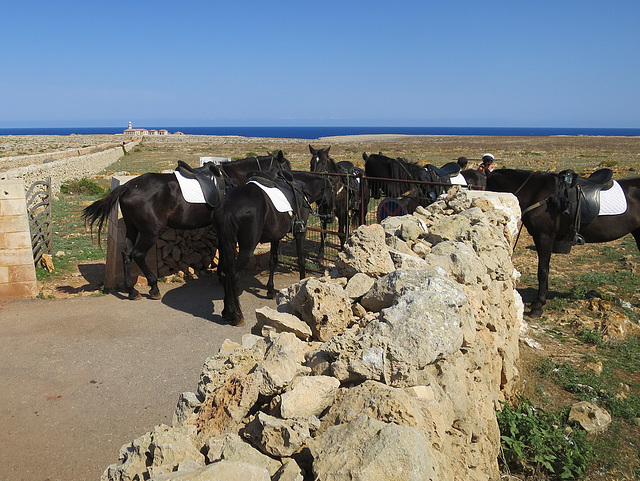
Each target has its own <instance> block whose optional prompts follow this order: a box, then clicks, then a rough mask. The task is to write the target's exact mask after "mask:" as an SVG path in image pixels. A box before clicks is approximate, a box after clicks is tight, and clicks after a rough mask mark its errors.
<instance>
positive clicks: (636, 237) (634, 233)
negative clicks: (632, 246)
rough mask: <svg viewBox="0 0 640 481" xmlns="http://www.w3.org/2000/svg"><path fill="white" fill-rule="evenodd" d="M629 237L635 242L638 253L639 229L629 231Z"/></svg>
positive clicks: (639, 242)
mask: <svg viewBox="0 0 640 481" xmlns="http://www.w3.org/2000/svg"><path fill="white" fill-rule="evenodd" d="M631 235H632V236H633V238H634V239H635V240H636V246H637V247H638V250H639V251H640V228H638V229H636V230H633V231H631Z"/></svg>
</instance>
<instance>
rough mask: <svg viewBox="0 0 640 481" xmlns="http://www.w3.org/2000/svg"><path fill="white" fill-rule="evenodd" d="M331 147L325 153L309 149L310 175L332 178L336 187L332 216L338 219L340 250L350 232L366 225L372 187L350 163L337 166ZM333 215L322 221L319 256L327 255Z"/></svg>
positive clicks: (341, 163) (339, 163)
mask: <svg viewBox="0 0 640 481" xmlns="http://www.w3.org/2000/svg"><path fill="white" fill-rule="evenodd" d="M330 149H331V147H327V148H326V149H314V148H313V147H312V146H311V145H309V151H310V152H311V161H310V170H311V172H319V173H327V174H332V175H331V176H330V177H329V180H330V181H331V183H332V184H333V192H334V198H333V206H334V211H333V214H335V216H336V217H337V218H338V236H339V237H340V246H341V247H344V243H345V242H346V240H347V235H348V232H347V229H348V226H351V229H355V228H357V227H358V226H360V225H362V224H364V223H365V222H366V220H365V217H366V215H367V208H368V205H369V198H370V193H369V185H368V181H367V179H365V178H363V176H364V172H363V171H362V170H361V169H359V168H357V167H355V166H354V165H353V164H352V163H351V162H347V161H343V162H336V161H335V160H333V159H332V158H331V156H330V155H329V150H330ZM329 217H332V216H331V215H329V216H328V215H323V216H321V217H320V221H321V224H322V232H321V233H320V249H319V253H318V256H319V257H322V255H323V253H324V242H325V230H326V228H327V224H328V223H329V221H330V219H329Z"/></svg>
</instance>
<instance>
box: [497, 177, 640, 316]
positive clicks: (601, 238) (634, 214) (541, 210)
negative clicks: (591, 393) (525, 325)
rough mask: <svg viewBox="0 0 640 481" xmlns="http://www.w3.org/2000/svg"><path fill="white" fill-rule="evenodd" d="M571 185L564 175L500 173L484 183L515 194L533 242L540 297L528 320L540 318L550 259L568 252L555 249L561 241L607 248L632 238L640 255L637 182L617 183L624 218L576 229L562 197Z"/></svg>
mask: <svg viewBox="0 0 640 481" xmlns="http://www.w3.org/2000/svg"><path fill="white" fill-rule="evenodd" d="M569 173H570V171H569ZM592 177H594V176H592ZM571 182H572V181H569V180H568V175H567V172H566V171H565V172H561V173H543V172H530V171H526V170H513V169H498V170H495V171H494V172H492V173H491V174H489V176H488V178H487V190H491V191H495V192H511V193H512V194H515V196H516V197H517V198H518V202H519V203H520V208H521V209H522V222H523V224H524V226H525V227H526V228H527V231H528V232H529V234H530V235H531V237H533V242H534V244H535V247H536V251H537V253H538V294H537V298H536V300H535V301H534V302H533V303H532V304H531V312H530V313H529V315H531V316H534V317H537V316H540V315H541V314H542V307H543V306H544V304H545V303H546V301H547V292H548V290H549V262H550V259H551V253H552V252H567V249H566V248H562V247H558V246H561V245H562V243H561V240H565V241H568V242H572V241H573V240H574V238H575V234H578V235H579V236H581V238H582V239H581V240H583V241H584V242H588V243H597V242H609V241H613V240H616V239H619V238H621V237H623V236H625V235H627V234H629V233H631V234H632V235H633V237H634V238H635V240H636V244H637V245H638V248H639V249H640V177H634V178H628V179H622V180H620V181H618V182H619V184H620V186H621V187H622V190H623V192H624V196H625V197H626V202H627V209H626V211H625V212H624V213H621V214H617V215H598V216H597V217H595V219H594V220H592V221H590V222H589V223H579V224H578V225H577V226H576V224H575V216H572V215H569V214H568V211H570V210H571V205H569V201H568V200H567V197H566V196H565V195H564V194H563V191H564V192H567V193H568V192H570V191H571V189H573V188H575V186H573V185H572V184H571ZM567 236H569V237H568V238H567ZM569 249H570V246H569Z"/></svg>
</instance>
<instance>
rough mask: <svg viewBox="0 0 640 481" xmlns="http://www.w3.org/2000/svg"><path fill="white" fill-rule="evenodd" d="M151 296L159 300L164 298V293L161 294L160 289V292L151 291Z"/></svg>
mask: <svg viewBox="0 0 640 481" xmlns="http://www.w3.org/2000/svg"><path fill="white" fill-rule="evenodd" d="M149 298H150V299H155V300H159V299H162V294H160V291H158V292H153V293H152V292H150V293H149Z"/></svg>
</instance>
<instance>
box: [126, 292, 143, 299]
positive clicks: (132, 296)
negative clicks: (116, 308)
mask: <svg viewBox="0 0 640 481" xmlns="http://www.w3.org/2000/svg"><path fill="white" fill-rule="evenodd" d="M129 299H131V300H132V301H139V300H140V299H142V296H141V295H140V293H139V292H137V291H136V292H131V293H130V294H129Z"/></svg>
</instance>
